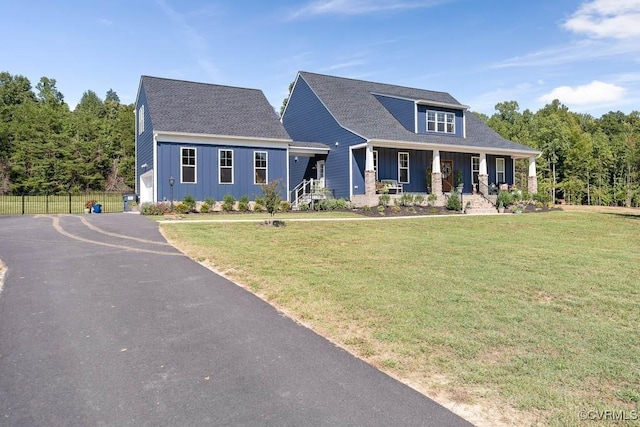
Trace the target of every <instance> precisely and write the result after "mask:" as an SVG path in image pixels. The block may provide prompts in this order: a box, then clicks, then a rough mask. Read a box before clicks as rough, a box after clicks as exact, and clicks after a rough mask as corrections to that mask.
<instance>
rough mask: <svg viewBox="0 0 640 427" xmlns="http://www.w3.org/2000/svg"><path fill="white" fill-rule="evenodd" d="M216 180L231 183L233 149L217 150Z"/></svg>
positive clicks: (221, 182)
mask: <svg viewBox="0 0 640 427" xmlns="http://www.w3.org/2000/svg"><path fill="white" fill-rule="evenodd" d="M218 158H219V163H218V182H219V183H220V184H233V150H218Z"/></svg>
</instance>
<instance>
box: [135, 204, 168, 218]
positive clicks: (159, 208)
mask: <svg viewBox="0 0 640 427" xmlns="http://www.w3.org/2000/svg"><path fill="white" fill-rule="evenodd" d="M167 212H169V206H168V205H166V204H165V203H151V202H145V203H143V204H142V205H140V214H141V215H163V214H165V213H167Z"/></svg>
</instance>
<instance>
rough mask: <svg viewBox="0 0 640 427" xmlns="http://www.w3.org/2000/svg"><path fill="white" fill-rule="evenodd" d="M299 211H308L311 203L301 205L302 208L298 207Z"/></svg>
mask: <svg viewBox="0 0 640 427" xmlns="http://www.w3.org/2000/svg"><path fill="white" fill-rule="evenodd" d="M298 209H300V210H301V211H308V210H309V203H307V202H303V203H300V206H299V207H298Z"/></svg>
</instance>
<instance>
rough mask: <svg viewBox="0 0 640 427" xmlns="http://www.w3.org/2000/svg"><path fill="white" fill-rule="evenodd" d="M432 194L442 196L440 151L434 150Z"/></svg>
mask: <svg viewBox="0 0 640 427" xmlns="http://www.w3.org/2000/svg"><path fill="white" fill-rule="evenodd" d="M431 193H432V194H435V195H437V196H440V195H441V194H442V173H441V172H440V150H433V161H432V162H431Z"/></svg>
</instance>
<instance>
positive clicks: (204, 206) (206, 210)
mask: <svg viewBox="0 0 640 427" xmlns="http://www.w3.org/2000/svg"><path fill="white" fill-rule="evenodd" d="M210 211H211V205H210V204H209V203H207V202H203V203H202V204H201V205H200V213H209V212H210Z"/></svg>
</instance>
